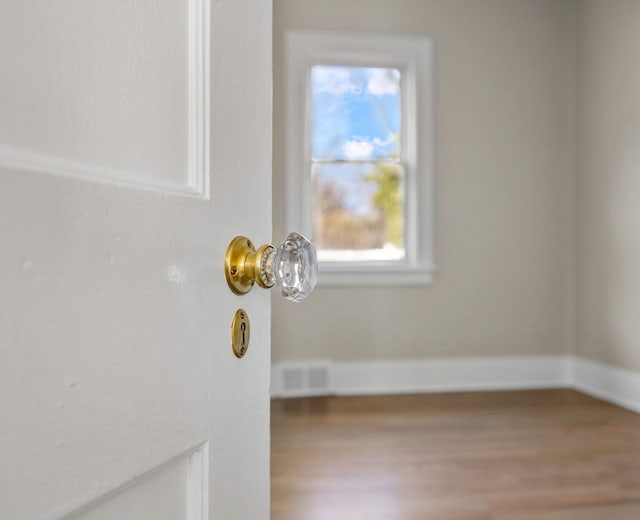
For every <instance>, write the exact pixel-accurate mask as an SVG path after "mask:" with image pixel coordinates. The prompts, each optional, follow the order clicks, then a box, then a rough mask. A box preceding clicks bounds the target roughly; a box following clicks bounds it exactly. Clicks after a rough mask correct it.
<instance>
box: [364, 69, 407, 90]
mask: <svg viewBox="0 0 640 520" xmlns="http://www.w3.org/2000/svg"><path fill="white" fill-rule="evenodd" d="M367 74H368V76H369V82H368V84H367V92H368V93H369V94H373V95H374V96H383V95H384V94H396V93H397V92H398V91H399V90H400V73H399V72H398V71H397V70H396V69H369V70H368V71H367Z"/></svg>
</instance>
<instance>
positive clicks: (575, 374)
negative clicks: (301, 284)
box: [271, 356, 640, 413]
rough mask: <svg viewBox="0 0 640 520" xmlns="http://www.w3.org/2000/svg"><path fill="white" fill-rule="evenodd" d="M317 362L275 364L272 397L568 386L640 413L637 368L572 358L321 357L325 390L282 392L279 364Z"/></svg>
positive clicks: (297, 364)
mask: <svg viewBox="0 0 640 520" xmlns="http://www.w3.org/2000/svg"><path fill="white" fill-rule="evenodd" d="M317 363H318V361H308V362H306V361H296V362H280V363H274V364H273V366H272V368H271V380H272V397H285V396H286V397H302V396H303V395H304V396H312V395H328V394H335V395H375V394H379V395H385V394H402V393H433V392H475V391H485V390H528V389H536V388H573V389H575V390H578V391H580V392H583V393H585V394H589V395H591V396H593V397H596V398H598V399H602V400H604V401H608V402H610V403H613V404H616V405H618V406H621V407H623V408H626V409H628V410H631V411H634V412H638V413H640V372H636V371H633V370H628V369H624V368H619V367H614V366H611V365H605V364H603V363H599V362H596V361H592V360H590V359H587V358H583V357H577V356H522V357H519V356H505V357H474V358H436V359H404V360H397V361H394V360H381V361H335V362H330V361H322V363H324V364H325V365H328V366H329V367H330V368H331V376H330V381H331V385H330V389H329V390H328V391H327V392H324V393H318V392H310V391H305V392H303V393H300V394H296V395H284V394H283V392H282V387H281V385H280V379H281V373H282V372H281V371H282V369H283V368H284V367H291V366H295V367H305V366H307V365H308V366H315V365H316V364H317Z"/></svg>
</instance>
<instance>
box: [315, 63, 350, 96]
mask: <svg viewBox="0 0 640 520" xmlns="http://www.w3.org/2000/svg"><path fill="white" fill-rule="evenodd" d="M311 79H312V81H313V90H314V91H316V92H329V93H331V94H333V95H334V96H342V95H343V94H346V93H348V92H349V93H354V92H358V91H359V88H358V87H357V86H356V85H354V84H353V83H352V82H351V78H350V75H349V69H348V68H346V67H322V66H318V67H313V71H312V73H311Z"/></svg>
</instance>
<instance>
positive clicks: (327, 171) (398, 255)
mask: <svg viewBox="0 0 640 520" xmlns="http://www.w3.org/2000/svg"><path fill="white" fill-rule="evenodd" d="M311 178H312V189H313V235H314V236H313V241H314V242H315V244H316V248H317V250H318V259H319V260H320V261H362V260H400V259H402V258H404V256H405V250H404V171H403V169H402V166H401V165H400V164H398V163H392V162H377V163H372V162H368V163H365V162H356V163H353V162H351V163H350V162H342V163H315V164H313V166H312V172H311Z"/></svg>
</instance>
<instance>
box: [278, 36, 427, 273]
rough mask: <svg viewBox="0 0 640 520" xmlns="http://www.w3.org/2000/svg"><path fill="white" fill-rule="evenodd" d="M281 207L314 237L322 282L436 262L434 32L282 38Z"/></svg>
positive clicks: (420, 268)
mask: <svg viewBox="0 0 640 520" xmlns="http://www.w3.org/2000/svg"><path fill="white" fill-rule="evenodd" d="M285 52H286V93H285V95H286V103H287V106H286V111H287V113H286V128H287V130H286V154H287V156H286V172H285V179H286V185H287V196H286V203H287V208H286V218H287V226H288V227H289V228H290V229H300V230H302V232H303V233H304V234H306V235H307V236H310V237H311V239H312V240H313V241H314V243H315V244H316V247H317V249H318V260H319V262H320V276H319V279H318V282H319V284H320V285H419V284H425V283H428V282H429V281H430V280H431V277H432V274H433V227H434V226H433V220H434V204H433V185H434V172H433V167H434V146H433V140H434V135H433V134H434V121H433V119H434V113H433V85H434V78H433V44H432V42H431V40H429V39H427V38H423V37H417V36H414V37H408V36H396V35H391V34H369V33H357V32H355V33H351V32H350V33H342V32H340V33H338V32H318V31H295V32H290V33H288V34H287V38H286V51H285Z"/></svg>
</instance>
